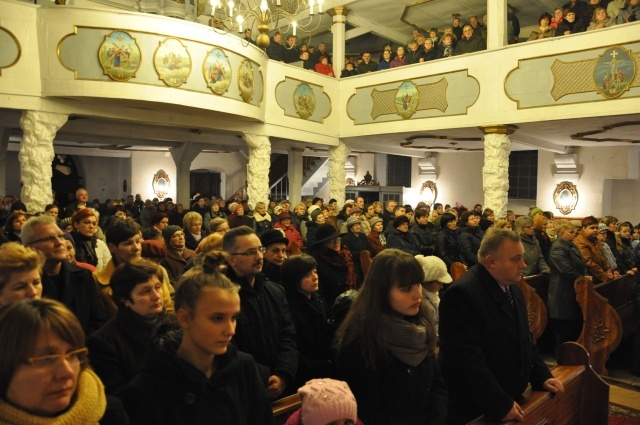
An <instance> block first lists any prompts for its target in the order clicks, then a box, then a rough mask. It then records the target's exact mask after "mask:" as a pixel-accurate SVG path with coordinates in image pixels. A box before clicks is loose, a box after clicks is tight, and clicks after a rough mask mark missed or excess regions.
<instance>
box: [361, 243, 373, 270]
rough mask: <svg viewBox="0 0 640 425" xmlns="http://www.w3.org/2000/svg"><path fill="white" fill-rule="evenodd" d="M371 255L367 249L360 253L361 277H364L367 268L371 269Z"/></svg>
mask: <svg viewBox="0 0 640 425" xmlns="http://www.w3.org/2000/svg"><path fill="white" fill-rule="evenodd" d="M372 261H373V260H372V259H371V253H370V252H369V250H368V249H363V250H362V251H360V268H361V269H362V275H363V276H366V275H367V272H368V271H369V267H371V262H372Z"/></svg>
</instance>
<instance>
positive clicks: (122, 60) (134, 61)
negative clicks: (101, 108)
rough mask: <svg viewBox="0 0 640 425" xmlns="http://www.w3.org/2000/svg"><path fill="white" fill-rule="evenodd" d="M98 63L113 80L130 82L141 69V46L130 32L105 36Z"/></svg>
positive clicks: (117, 31)
mask: <svg viewBox="0 0 640 425" xmlns="http://www.w3.org/2000/svg"><path fill="white" fill-rule="evenodd" d="M98 61H99V62H100V66H101V67H102V70H103V72H104V74H105V75H108V76H109V77H110V78H111V79H112V80H115V81H121V82H124V81H129V80H130V79H131V78H133V77H135V76H136V72H138V70H139V69H140V63H141V62H142V54H141V52H140V46H138V43H137V42H136V40H135V38H133V37H131V35H130V34H129V33H128V32H126V31H122V30H116V31H113V32H111V33H110V34H109V35H105V36H104V41H103V42H102V44H100V48H99V49H98Z"/></svg>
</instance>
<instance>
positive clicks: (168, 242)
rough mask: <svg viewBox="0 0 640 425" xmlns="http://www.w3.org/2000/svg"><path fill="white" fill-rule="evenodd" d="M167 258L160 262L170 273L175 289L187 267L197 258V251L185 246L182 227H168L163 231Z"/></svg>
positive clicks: (170, 279)
mask: <svg viewBox="0 0 640 425" xmlns="http://www.w3.org/2000/svg"><path fill="white" fill-rule="evenodd" d="M162 237H163V238H164V244H165V246H166V247H167V256H166V257H165V258H164V259H163V260H162V262H160V264H162V266H163V267H164V268H165V269H166V270H167V273H169V281H170V282H171V285H173V287H174V288H177V287H178V286H177V285H178V279H180V276H182V273H183V272H184V269H185V267H187V265H188V264H189V263H191V261H193V259H194V258H195V257H196V253H195V251H192V250H190V249H189V248H187V247H186V246H185V239H184V232H183V231H182V228H180V226H168V227H167V228H165V229H164V230H163V231H162Z"/></svg>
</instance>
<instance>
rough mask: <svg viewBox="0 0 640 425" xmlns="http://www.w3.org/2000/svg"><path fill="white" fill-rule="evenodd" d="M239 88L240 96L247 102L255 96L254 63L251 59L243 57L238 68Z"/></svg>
mask: <svg viewBox="0 0 640 425" xmlns="http://www.w3.org/2000/svg"><path fill="white" fill-rule="evenodd" d="M238 89H239V90H240V96H241V97H242V100H244V101H245V102H249V101H250V100H251V98H252V97H253V90H254V86H253V65H252V64H251V61H249V60H247V59H243V60H242V62H241V63H240V69H239V70H238Z"/></svg>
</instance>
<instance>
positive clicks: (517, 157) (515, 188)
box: [509, 151, 538, 200]
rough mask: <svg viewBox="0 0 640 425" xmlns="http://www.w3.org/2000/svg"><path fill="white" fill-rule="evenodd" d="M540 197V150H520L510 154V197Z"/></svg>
mask: <svg viewBox="0 0 640 425" xmlns="http://www.w3.org/2000/svg"><path fill="white" fill-rule="evenodd" d="M537 197H538V151H518V152H511V155H509V199H533V200H535V199H536V198H537Z"/></svg>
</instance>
